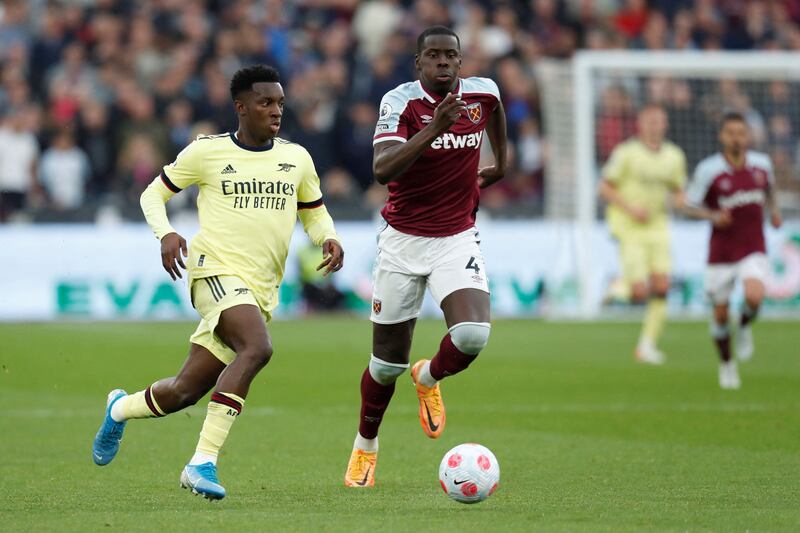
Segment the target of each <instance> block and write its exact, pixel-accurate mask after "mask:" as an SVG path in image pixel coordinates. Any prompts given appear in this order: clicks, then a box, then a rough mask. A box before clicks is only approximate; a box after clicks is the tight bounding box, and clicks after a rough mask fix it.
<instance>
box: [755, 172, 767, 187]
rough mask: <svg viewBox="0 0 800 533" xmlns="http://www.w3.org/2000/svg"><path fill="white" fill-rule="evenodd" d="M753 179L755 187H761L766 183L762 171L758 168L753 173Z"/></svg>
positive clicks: (765, 177)
mask: <svg viewBox="0 0 800 533" xmlns="http://www.w3.org/2000/svg"><path fill="white" fill-rule="evenodd" d="M753 179H754V180H755V182H756V185H758V186H759V187H763V186H764V183H765V182H766V181H767V176H766V174H765V173H764V171H763V170H761V169H760V168H759V169H756V170H754V171H753Z"/></svg>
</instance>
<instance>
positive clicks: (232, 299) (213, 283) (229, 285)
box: [189, 275, 272, 365]
mask: <svg viewBox="0 0 800 533" xmlns="http://www.w3.org/2000/svg"><path fill="white" fill-rule="evenodd" d="M191 294H192V305H193V306H194V308H195V309H197V312H198V313H200V323H199V324H198V325H197V329H196V330H195V332H194V333H193V334H192V336H191V337H190V338H189V341H190V342H193V343H194V344H199V345H200V346H203V347H204V348H206V349H208V351H210V352H211V353H212V354H214V356H215V357H216V358H217V359H219V360H220V361H222V362H223V363H225V364H226V365H229V364H231V362H232V361H233V359H234V358H235V357H236V352H234V351H233V350H232V349H231V348H230V347H229V346H228V345H227V344H225V343H224V342H223V341H222V339H220V338H219V336H218V335H217V334H216V332H215V331H214V330H216V329H217V324H218V323H219V317H220V315H221V314H222V312H223V311H224V310H226V309H230V308H231V307H234V306H237V305H242V304H246V305H255V306H256V307H258V308H259V309H261V307H260V306H259V305H258V301H257V300H256V297H255V295H254V294H253V291H252V290H250V289H249V288H248V287H247V285H246V284H245V282H244V281H242V280H241V278H238V277H236V276H227V275H220V276H211V277H208V278H199V279H195V280H193V281H192V289H191ZM261 314H262V315H263V316H264V323H265V324H266V323H269V321H270V319H271V318H272V317H271V315H270V314H269V313H268V312H267V311H264V310H263V309H261Z"/></svg>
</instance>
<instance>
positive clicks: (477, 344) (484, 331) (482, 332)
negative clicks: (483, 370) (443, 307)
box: [450, 322, 492, 355]
mask: <svg viewBox="0 0 800 533" xmlns="http://www.w3.org/2000/svg"><path fill="white" fill-rule="evenodd" d="M491 329H492V326H491V324H489V323H488V322H459V323H458V324H456V325H455V326H453V327H452V328H450V339H451V340H452V341H453V345H454V346H455V347H456V348H458V351H460V352H461V353H465V354H467V355H478V354H479V353H480V351H481V350H483V349H484V348H485V347H486V344H487V343H488V342H489V332H490V331H491Z"/></svg>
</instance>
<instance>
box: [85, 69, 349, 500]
mask: <svg viewBox="0 0 800 533" xmlns="http://www.w3.org/2000/svg"><path fill="white" fill-rule="evenodd" d="M230 89H231V97H232V98H233V103H234V106H235V109H236V113H237V115H238V117H239V128H238V130H237V131H236V132H235V133H225V134H222V135H211V136H200V137H198V138H197V140H195V141H194V142H193V143H191V144H190V145H189V146H187V147H186V148H185V149H184V150H183V151H182V152H181V153H180V154H178V157H177V159H176V160H175V162H174V163H172V164H171V165H167V166H165V167H164V171H163V172H162V173H161V175H160V176H159V177H157V178H156V179H155V180H154V181H153V182H152V183H151V184H150V185H149V186H148V188H147V189H146V190H145V192H144V193H143V194H142V198H141V204H142V210H143V211H144V214H145V218H146V219H147V222H148V224H150V226H151V227H152V228H153V231H154V232H155V234H156V237H158V239H159V240H160V241H161V261H162V264H163V266H164V268H165V269H166V270H167V272H169V274H170V276H172V279H173V280H174V279H176V277H177V278H180V277H182V274H181V268H184V269H186V268H187V267H186V266H185V264H184V258H185V257H187V246H186V240H185V239H184V238H183V237H181V236H180V235H178V233H177V232H176V231H175V230H174V229H173V228H172V226H170V224H169V220H168V219H167V212H166V208H165V203H166V202H167V200H169V199H170V198H171V197H172V196H173V195H174V194H175V193H177V192H180V191H181V190H182V189H184V188H185V187H188V186H189V185H194V184H196V185H198V186H199V189H200V194H199V197H198V199H197V208H198V215H199V219H200V232H199V234H198V235H197V236H196V237H195V238H194V240H193V241H192V243H191V246H190V247H189V250H188V273H189V288H190V291H191V297H192V304H193V305H194V307H195V309H197V311H198V313H199V314H200V316H201V320H200V324H199V325H198V327H197V330H196V331H195V333H194V334H193V335H192V337H191V339H190V340H191V344H190V349H189V356H188V358H187V359H186V362H185V363H184V365H183V368H181V370H180V371H179V372H178V375H177V376H175V377H170V378H165V379H162V380H159V381H157V382H155V383H154V384H152V385H151V386H150V387H147V388H146V389H144V390H142V391H139V392H137V393H134V394H126V393H125V391H123V390H121V389H115V390H113V391H111V393H109V395H108V400H107V406H106V415H105V418H104V420H103V424H102V425H101V427H100V430H99V431H98V432H97V436H96V437H95V441H94V446H93V450H92V452H93V459H94V461H95V463H96V464H98V465H105V464H108V463H109V462H111V460H112V459H113V458H114V457H115V455H116V453H117V451H118V449H119V441H120V440H121V438H122V433H123V431H124V429H125V425H126V423H127V420H129V419H132V418H149V417H161V416H164V415H166V414H169V413H174V412H176V411H180V410H181V409H183V408H184V407H187V406H189V405H193V404H194V403H196V402H197V401H198V400H199V399H200V398H202V397H203V396H205V394H206V393H208V391H209V390H211V389H212V388H213V389H214V392H213V393H212V395H211V400H210V402H209V404H208V412H207V415H206V419H205V422H204V424H203V428H202V431H201V433H200V440H199V442H198V444H197V448H196V451H195V454H194V456H193V457H192V458H191V459H190V460H189V462H188V464H187V465H186V467H185V468H184V469H183V472H182V473H181V485H182V486H183V487H184V488H191V489H192V491H193V492H195V493H196V494H202V495H203V496H205V497H206V498H209V499H221V498H224V497H225V489H224V488H223V487H222V485H220V483H219V481H218V479H217V469H216V464H217V456H218V454H219V450H220V448H221V446H222V444H223V443H224V442H225V439H226V437H227V435H228V431H229V430H230V427H231V425H232V424H233V422H234V420H235V419H236V418H237V417H238V415H239V414H240V413H241V410H242V406H243V405H244V400H245V398H246V396H247V392H248V389H249V387H250V383H251V381H252V380H253V378H254V377H255V376H256V374H257V373H258V371H259V370H260V369H261V368H263V367H264V365H266V364H267V362H268V361H269V359H270V357H271V356H272V342H271V340H270V336H269V333H268V332H267V328H266V325H267V323H268V322H269V319H270V312H271V311H272V310H273V309H274V308H275V306H276V305H277V291H278V287H279V286H280V283H281V280H282V278H283V272H284V265H285V262H286V255H287V253H288V250H289V241H290V239H291V237H292V232H293V230H294V227H295V223H296V220H297V217H298V216H299V217H300V220H301V221H302V223H303V227H304V229H305V231H306V233H307V234H308V236H309V237H310V239H311V240H312V241H313V242H314V243H315V244H316V245H317V246H322V248H323V253H324V258H323V261H322V263H321V264H320V265H319V267H318V269H323V268H324V269H325V273H326V274H327V273H330V272H335V271H337V270H339V269H340V268H341V267H342V262H343V257H344V252H343V250H342V247H341V245H340V243H339V238H338V237H337V236H336V232H335V230H334V226H333V220H331V217H330V215H328V212H327V210H326V209H325V206H324V205H323V203H322V194H321V192H320V189H319V178H318V177H317V174H316V171H315V169H314V164H313V162H312V160H311V157H310V156H309V154H308V152H307V151H306V150H305V149H304V148H302V147H301V146H299V145H297V144H294V143H290V142H288V141H285V140H283V139H279V138H277V137H276V135H277V134H278V130H279V129H280V125H281V116H282V115H283V105H284V94H283V88H282V87H281V84H280V77H279V75H278V72H277V71H276V70H275V69H273V68H271V67H265V66H253V67H247V68H244V69H241V70H239V71H238V72H236V74H235V75H234V76H233V79H232V80H231V87H230Z"/></svg>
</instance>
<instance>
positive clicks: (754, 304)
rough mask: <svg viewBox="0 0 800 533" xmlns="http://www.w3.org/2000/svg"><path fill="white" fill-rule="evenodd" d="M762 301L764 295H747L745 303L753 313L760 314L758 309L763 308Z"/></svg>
mask: <svg viewBox="0 0 800 533" xmlns="http://www.w3.org/2000/svg"><path fill="white" fill-rule="evenodd" d="M761 300H763V295H762V294H758V293H755V294H747V293H745V295H744V303H745V304H746V305H747V307H749V308H750V310H751V311H752V312H758V308H759V307H761Z"/></svg>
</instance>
